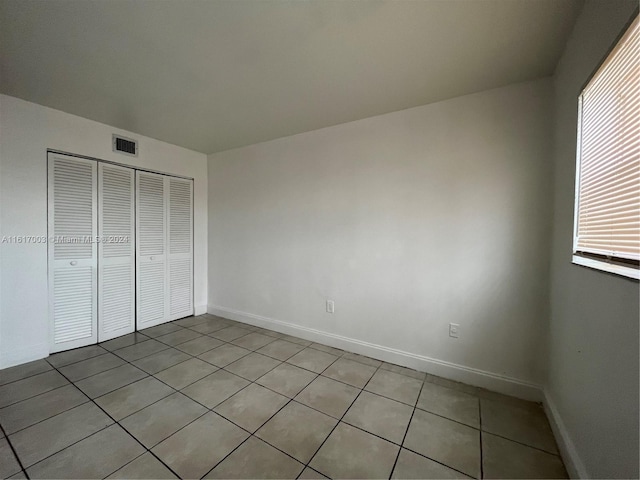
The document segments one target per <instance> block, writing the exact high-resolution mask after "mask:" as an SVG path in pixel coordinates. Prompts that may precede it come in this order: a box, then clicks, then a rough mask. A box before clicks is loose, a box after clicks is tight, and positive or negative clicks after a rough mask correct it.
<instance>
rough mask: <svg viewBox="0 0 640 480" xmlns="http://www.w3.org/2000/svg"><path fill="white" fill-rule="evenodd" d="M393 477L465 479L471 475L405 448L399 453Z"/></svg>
mask: <svg viewBox="0 0 640 480" xmlns="http://www.w3.org/2000/svg"><path fill="white" fill-rule="evenodd" d="M391 478H394V479H405V478H406V479H418V480H421V479H440V478H447V479H449V478H451V479H457V478H462V479H464V478H471V477H468V476H466V475H464V474H462V473H460V472H457V471H455V470H453V469H451V468H449V467H445V466H444V465H442V464H440V463H438V462H434V461H433V460H430V459H428V458H426V457H423V456H422V455H418V454H417V453H413V452H410V451H409V450H406V449H404V448H403V449H401V450H400V455H398V461H397V463H396V466H395V468H394V470H393V475H391Z"/></svg>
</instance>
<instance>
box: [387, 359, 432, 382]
mask: <svg viewBox="0 0 640 480" xmlns="http://www.w3.org/2000/svg"><path fill="white" fill-rule="evenodd" d="M380 369H381V370H389V371H390V372H394V373H400V374H402V375H406V376H407V377H411V378H415V379H417V380H424V379H425V378H427V374H426V373H424V372H419V371H418V370H413V369H411V368H407V367H401V366H400V365H394V364H393V363H387V362H382V365H380Z"/></svg>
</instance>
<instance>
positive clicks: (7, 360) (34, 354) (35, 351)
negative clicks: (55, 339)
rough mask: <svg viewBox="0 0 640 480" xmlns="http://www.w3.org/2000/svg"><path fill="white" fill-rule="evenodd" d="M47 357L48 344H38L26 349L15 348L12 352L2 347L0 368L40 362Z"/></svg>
mask: <svg viewBox="0 0 640 480" xmlns="http://www.w3.org/2000/svg"><path fill="white" fill-rule="evenodd" d="M48 356H49V344H48V343H38V344H36V345H29V346H28V347H22V348H15V349H13V350H11V349H9V348H7V347H6V346H4V345H3V347H2V356H0V368H9V367H13V366H15V365H21V364H23V363H27V362H32V361H34V360H40V359H41V358H46V357H48Z"/></svg>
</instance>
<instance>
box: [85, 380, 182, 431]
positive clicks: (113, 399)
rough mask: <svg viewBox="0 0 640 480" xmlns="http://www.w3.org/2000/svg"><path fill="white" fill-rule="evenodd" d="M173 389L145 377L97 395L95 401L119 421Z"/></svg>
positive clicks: (168, 393) (166, 394) (171, 391)
mask: <svg viewBox="0 0 640 480" xmlns="http://www.w3.org/2000/svg"><path fill="white" fill-rule="evenodd" d="M174 391H175V390H173V389H172V388H171V387H169V386H167V385H165V384H164V383H162V382H161V381H159V380H157V379H155V378H153V377H147V378H143V379H142V380H138V381H137V382H135V383H132V384H130V385H127V386H125V387H122V388H119V389H118V390H114V391H113V392H111V393H107V394H106V395H103V396H102V397H98V398H96V399H95V402H96V403H97V404H98V405H99V406H100V407H102V408H103V409H104V410H105V411H106V412H107V413H108V414H109V415H111V416H112V417H113V418H115V419H116V420H118V421H119V420H122V419H123V418H125V417H128V416H129V415H131V414H132V413H135V412H137V411H138V410H142V409H143V408H144V407H146V406H148V405H151V404H152V403H155V402H157V401H158V400H160V399H161V398H164V397H166V396H169V395H171V394H172V393H173V392H174Z"/></svg>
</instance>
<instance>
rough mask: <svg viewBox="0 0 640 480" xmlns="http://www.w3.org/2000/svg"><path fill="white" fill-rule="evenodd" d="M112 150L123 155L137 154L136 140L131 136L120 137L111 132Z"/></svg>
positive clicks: (133, 155)
mask: <svg viewBox="0 0 640 480" xmlns="http://www.w3.org/2000/svg"><path fill="white" fill-rule="evenodd" d="M112 146H113V151H114V152H116V153H122V154H124V155H130V156H132V157H137V156H138V142H137V141H136V140H133V139H132V138H127V137H122V136H120V135H116V134H115V133H114V134H113V138H112Z"/></svg>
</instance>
